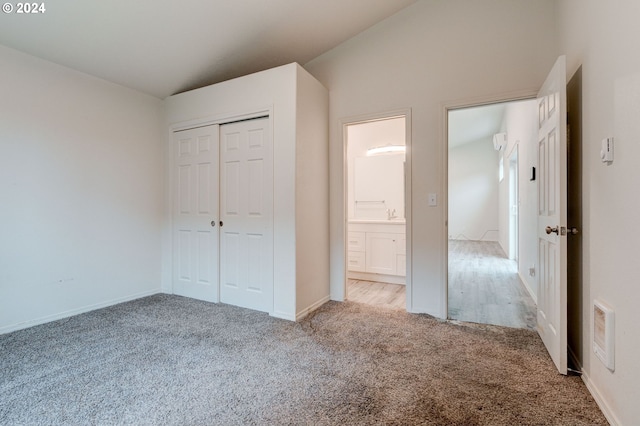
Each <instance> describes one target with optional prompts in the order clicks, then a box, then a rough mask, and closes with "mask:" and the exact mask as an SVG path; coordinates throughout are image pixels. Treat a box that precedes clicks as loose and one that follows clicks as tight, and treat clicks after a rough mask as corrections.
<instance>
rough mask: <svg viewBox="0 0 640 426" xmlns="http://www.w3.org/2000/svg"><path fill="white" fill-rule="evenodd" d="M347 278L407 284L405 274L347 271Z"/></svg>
mask: <svg viewBox="0 0 640 426" xmlns="http://www.w3.org/2000/svg"><path fill="white" fill-rule="evenodd" d="M347 278H351V279H352V280H363V281H375V282H380V283H389V284H400V285H406V281H407V280H406V277H405V276H404V275H385V274H372V273H370V272H355V271H349V272H347Z"/></svg>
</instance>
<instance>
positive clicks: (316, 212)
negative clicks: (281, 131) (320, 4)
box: [295, 64, 329, 318]
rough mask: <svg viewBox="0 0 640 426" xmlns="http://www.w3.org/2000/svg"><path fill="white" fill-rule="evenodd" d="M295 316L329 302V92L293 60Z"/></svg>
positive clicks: (297, 316)
mask: <svg viewBox="0 0 640 426" xmlns="http://www.w3.org/2000/svg"><path fill="white" fill-rule="evenodd" d="M296 69H297V76H298V78H297V87H296V122H297V123H296V182H295V185H296V318H299V317H300V316H303V315H305V314H307V313H308V312H309V311H310V310H313V309H314V308H315V307H317V306H318V305H319V304H321V303H324V302H326V301H328V300H329V232H328V230H329V145H328V140H329V122H328V120H329V92H328V91H327V89H326V88H325V87H324V86H322V85H321V84H320V82H318V80H316V79H315V78H313V77H312V76H311V75H310V74H308V73H307V72H306V71H305V70H304V69H302V68H301V67H300V66H299V65H297V64H296Z"/></svg>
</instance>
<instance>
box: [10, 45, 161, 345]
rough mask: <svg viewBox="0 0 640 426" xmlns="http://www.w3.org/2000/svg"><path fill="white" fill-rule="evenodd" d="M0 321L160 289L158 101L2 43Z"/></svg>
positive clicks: (20, 320)
mask: <svg viewBox="0 0 640 426" xmlns="http://www.w3.org/2000/svg"><path fill="white" fill-rule="evenodd" d="M0 77H1V78H0V93H1V94H2V95H1V96H0V123H1V125H0V146H1V148H2V149H1V152H2V154H1V155H0V200H2V201H1V202H2V208H0V333H2V332H8V331H11V330H15V329H19V328H24V327H28V326H31V325H34V324H38V323H42V322H46V321H50V320H53V319H56V318H61V317H65V316H69V315H73V314H76V313H79V312H83V311H86V310H90V309H93V308H97V307H101V306H105V305H109V304H113V303H116V302H119V301H123V300H127V299H131V298H136V297H141V296H144V295H148V294H152V293H156V292H159V291H160V259H161V258H160V241H161V240H160V231H161V225H162V224H161V221H162V157H161V144H160V140H161V138H160V125H161V120H162V105H161V101H160V100H159V99H156V98H152V97H150V96H147V95H143V94H140V93H138V92H135V91H132V90H130V89H126V88H123V87H121V86H117V85H115V84H112V83H108V82H106V81H103V80H100V79H98V78H95V77H91V76H88V75H86V74H82V73H79V72H76V71H73V70H70V69H68V68H64V67H61V66H58V65H55V64H52V63H50V62H47V61H44V60H41V59H37V58H34V57H32V56H28V55H25V54H23V53H20V52H17V51H15V50H12V49H8V48H5V47H3V46H0Z"/></svg>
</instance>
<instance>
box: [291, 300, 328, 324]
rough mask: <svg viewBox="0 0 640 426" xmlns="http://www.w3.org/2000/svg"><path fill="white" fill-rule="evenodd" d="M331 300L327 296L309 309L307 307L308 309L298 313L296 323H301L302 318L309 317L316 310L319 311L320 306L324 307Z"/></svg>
mask: <svg viewBox="0 0 640 426" xmlns="http://www.w3.org/2000/svg"><path fill="white" fill-rule="evenodd" d="M330 299H331V297H330V296H328V295H327V296H325V297H323V298H322V299H320V300H318V301H317V302H315V303H313V304H311V305H310V306H309V307H307V308H306V309H303V310H301V311H300V312H298V313H297V314H296V321H300V320H301V319H302V318H304V317H306V316H307V315H309V314H310V313H311V312H313V311H315V310H316V309H318V308H319V307H320V306H322V305H324V304H325V303H327V302H328V301H329V300H330Z"/></svg>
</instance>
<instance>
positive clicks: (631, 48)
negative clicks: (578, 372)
mask: <svg viewBox="0 0 640 426" xmlns="http://www.w3.org/2000/svg"><path fill="white" fill-rule="evenodd" d="M557 13H558V14H559V28H560V42H561V49H562V51H563V52H565V53H566V54H567V64H568V69H567V71H568V77H571V76H572V75H573V73H574V72H575V71H576V70H577V68H578V67H579V66H580V65H581V64H582V79H583V80H582V82H583V103H582V107H583V122H582V126H583V161H584V163H583V194H582V195H583V198H582V199H583V226H584V229H583V244H584V246H583V250H584V253H583V256H584V257H583V260H584V262H583V272H584V273H583V276H584V283H583V288H584V291H583V306H584V311H583V312H584V314H583V322H582V324H583V328H582V333H583V345H584V347H583V348H582V356H583V359H581V360H579V361H580V362H581V364H582V367H583V369H584V372H585V374H584V375H583V378H584V379H585V381H586V382H587V384H588V386H590V388H591V389H592V392H593V393H595V395H596V396H597V397H598V398H599V400H600V403H601V404H602V405H603V407H604V408H605V412H606V413H607V414H608V415H609V418H610V420H611V421H613V422H615V423H619V424H625V425H632V424H636V423H637V422H638V419H640V404H638V401H640V386H638V383H640V368H639V367H638V359H640V333H638V323H639V322H640V314H639V312H640V310H639V309H638V301H639V300H640V286H639V285H638V266H637V265H638V241H640V225H639V222H638V212H639V211H640V199H639V198H638V197H637V194H638V184H639V183H640V168H639V167H638V164H639V163H640V143H639V142H640V141H639V138H640V136H639V135H640V120H639V119H638V118H639V117H640V55H638V53H637V52H638V40H640V26H638V22H637V20H638V17H640V2H638V1H636V0H618V1H615V2H602V1H598V0H562V1H560V2H559V4H558V9H557ZM609 136H613V137H614V138H615V161H614V162H613V164H612V165H610V166H606V165H604V164H602V163H601V162H600V159H599V150H600V140H601V139H602V138H605V137H609ZM594 299H599V300H602V301H604V302H606V303H607V304H609V305H610V306H611V307H612V308H613V309H614V310H615V315H616V316H615V323H616V330H615V372H611V371H609V370H607V368H605V366H604V365H603V364H602V363H601V362H600V361H599V360H598V359H597V358H596V357H595V356H594V355H593V352H592V350H591V341H592V340H591V333H592V326H591V324H592V316H591V312H592V303H593V300H594Z"/></svg>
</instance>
